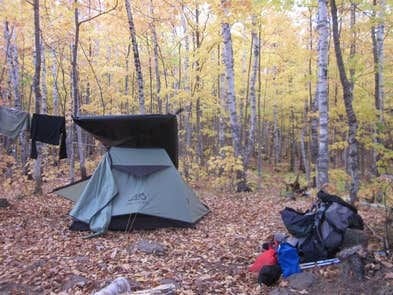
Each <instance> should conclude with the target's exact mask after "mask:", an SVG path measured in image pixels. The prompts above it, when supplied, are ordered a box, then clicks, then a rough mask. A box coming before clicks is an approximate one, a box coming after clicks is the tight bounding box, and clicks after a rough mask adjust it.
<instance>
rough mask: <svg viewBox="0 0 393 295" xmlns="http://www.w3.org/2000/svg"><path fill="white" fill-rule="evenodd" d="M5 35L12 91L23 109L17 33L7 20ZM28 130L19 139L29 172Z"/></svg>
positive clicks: (17, 103) (24, 171) (25, 171)
mask: <svg viewBox="0 0 393 295" xmlns="http://www.w3.org/2000/svg"><path fill="white" fill-rule="evenodd" d="M4 37H5V40H6V47H7V48H8V50H6V59H7V65H8V77H9V79H10V81H11V85H12V93H13V96H14V106H15V109H17V110H23V106H22V96H21V93H20V91H19V87H20V78H19V58H18V47H17V46H16V40H15V35H14V33H13V30H12V32H10V30H9V24H8V22H7V21H6V22H5V24H4ZM26 131H27V130H25V131H24V132H21V133H20V135H19V141H20V145H21V162H22V167H23V173H24V174H25V173H27V169H26V165H25V164H26V162H27V149H28V143H27V136H26Z"/></svg>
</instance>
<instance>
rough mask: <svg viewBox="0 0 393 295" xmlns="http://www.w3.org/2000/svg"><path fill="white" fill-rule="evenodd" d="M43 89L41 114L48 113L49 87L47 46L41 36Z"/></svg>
mask: <svg viewBox="0 0 393 295" xmlns="http://www.w3.org/2000/svg"><path fill="white" fill-rule="evenodd" d="M41 63H42V65H41V69H42V70H41V87H42V104H41V112H42V113H43V114H47V113H48V87H47V83H46V60H45V46H44V42H43V39H42V36H41Z"/></svg>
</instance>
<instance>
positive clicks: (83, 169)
mask: <svg viewBox="0 0 393 295" xmlns="http://www.w3.org/2000/svg"><path fill="white" fill-rule="evenodd" d="M74 1H75V2H74V3H75V10H74V17H75V39H74V45H73V48H72V96H73V104H74V110H73V114H74V116H78V115H79V107H80V98H79V85H78V46H79V29H80V23H79V9H78V0H74ZM73 125H74V128H73V129H74V130H75V131H76V135H77V143H78V155H79V167H80V171H81V178H82V179H86V178H87V173H86V166H85V154H84V152H83V149H84V148H83V140H82V130H81V128H80V127H79V126H76V125H75V124H73Z"/></svg>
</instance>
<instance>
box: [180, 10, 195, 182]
mask: <svg viewBox="0 0 393 295" xmlns="http://www.w3.org/2000/svg"><path fill="white" fill-rule="evenodd" d="M182 9H183V13H182V15H181V25H182V28H183V34H184V49H185V54H184V70H183V72H184V74H183V81H184V82H183V84H184V91H185V92H186V93H188V94H189V96H190V94H191V87H190V76H189V69H190V60H189V54H190V37H189V34H188V28H187V22H186V17H185V13H186V12H185V8H184V7H182ZM179 83H181V81H179ZM191 119H192V101H188V102H186V106H185V116H184V155H185V156H186V157H187V156H188V154H189V149H190V147H191V137H192V124H191ZM189 164H190V163H189V162H188V161H184V175H185V177H186V178H188V176H189Z"/></svg>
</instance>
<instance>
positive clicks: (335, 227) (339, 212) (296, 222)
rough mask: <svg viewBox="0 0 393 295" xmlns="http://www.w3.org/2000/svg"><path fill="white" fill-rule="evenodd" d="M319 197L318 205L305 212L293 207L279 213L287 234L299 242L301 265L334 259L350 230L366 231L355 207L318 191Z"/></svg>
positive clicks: (336, 197)
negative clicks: (345, 234) (347, 230)
mask: <svg viewBox="0 0 393 295" xmlns="http://www.w3.org/2000/svg"><path fill="white" fill-rule="evenodd" d="M317 197H318V200H317V202H316V203H315V204H314V205H313V206H312V208H311V209H309V210H307V211H306V212H304V213H302V212H298V211H296V210H294V209H292V208H285V209H284V210H282V211H281V212H280V213H281V218H282V220H283V222H284V224H285V226H286V228H287V229H288V231H289V232H290V233H291V234H292V235H293V236H294V237H296V238H297V239H298V240H299V242H298V245H297V248H298V253H299V256H300V258H301V261H302V262H310V261H316V260H321V259H326V258H330V257H332V256H333V255H334V254H336V252H337V251H338V249H339V247H340V246H341V244H342V241H343V239H344V233H345V230H346V229H347V228H356V229H363V220H362V218H361V217H360V215H359V214H357V210H356V208H355V207H354V206H352V205H351V204H348V203H347V202H345V201H344V200H342V199H341V198H340V197H338V196H334V195H330V194H328V193H325V192H324V191H319V192H318V194H317Z"/></svg>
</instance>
